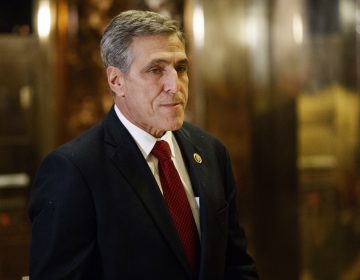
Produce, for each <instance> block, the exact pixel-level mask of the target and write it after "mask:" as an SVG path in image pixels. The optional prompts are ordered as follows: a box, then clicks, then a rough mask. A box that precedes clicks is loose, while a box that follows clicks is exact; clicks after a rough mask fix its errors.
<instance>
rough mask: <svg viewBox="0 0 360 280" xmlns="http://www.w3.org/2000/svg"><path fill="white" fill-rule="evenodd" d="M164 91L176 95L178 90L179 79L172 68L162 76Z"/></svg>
mask: <svg viewBox="0 0 360 280" xmlns="http://www.w3.org/2000/svg"><path fill="white" fill-rule="evenodd" d="M163 83H164V91H165V92H167V93H176V92H177V91H178V90H179V77H178V73H177V71H176V70H175V69H174V68H171V69H168V70H167V71H165V73H164V76H163Z"/></svg>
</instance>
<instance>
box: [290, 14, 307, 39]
mask: <svg viewBox="0 0 360 280" xmlns="http://www.w3.org/2000/svg"><path fill="white" fill-rule="evenodd" d="M293 36H294V41H295V43H296V44H298V45H301V44H302V42H303V37H304V27H303V20H302V17H301V15H300V14H298V13H296V14H295V15H294V17H293Z"/></svg>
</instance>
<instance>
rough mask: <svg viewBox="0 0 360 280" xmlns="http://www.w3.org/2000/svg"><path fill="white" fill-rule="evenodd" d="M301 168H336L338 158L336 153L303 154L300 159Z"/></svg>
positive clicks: (299, 166)
mask: <svg viewBox="0 0 360 280" xmlns="http://www.w3.org/2000/svg"><path fill="white" fill-rule="evenodd" d="M297 165H298V168H299V169H317V170H318V169H334V168H336V167H337V159H336V157H335V156H334V155H316V156H303V157H299V159H298V164H297Z"/></svg>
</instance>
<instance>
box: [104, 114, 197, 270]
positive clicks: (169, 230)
mask: <svg viewBox="0 0 360 280" xmlns="http://www.w3.org/2000/svg"><path fill="white" fill-rule="evenodd" d="M104 127H105V142H106V143H107V144H108V149H107V152H108V155H109V156H110V157H111V159H112V161H113V163H114V164H115V166H116V167H117V169H118V170H119V172H120V173H121V175H122V176H123V177H124V178H126V180H127V182H128V183H129V185H130V186H131V187H132V188H133V189H134V190H135V192H136V194H137V195H138V197H139V199H140V200H141V202H142V203H143V205H144V207H145V208H146V209H147V211H148V213H149V215H150V216H151V217H152V219H153V221H154V224H155V225H156V226H157V228H158V229H159V231H160V232H161V234H162V236H163V238H164V240H165V241H166V242H167V243H168V245H169V246H170V248H171V250H172V251H173V252H174V254H175V255H176V257H177V258H178V260H179V262H180V263H181V265H182V266H183V267H184V269H185V270H186V272H187V273H188V274H189V275H190V274H191V271H190V268H189V266H188V265H187V262H186V258H185V255H184V252H183V249H182V247H181V243H180V240H179V238H178V235H177V232H176V229H175V227H174V225H173V222H172V220H171V217H170V215H169V213H168V210H167V207H166V204H165V201H164V198H163V196H162V193H161V191H160V189H159V186H158V185H157V182H156V180H155V178H154V176H153V174H152V172H151V170H150V168H149V166H148V164H147V162H146V160H145V159H144V157H143V155H142V153H141V151H140V150H139V148H138V146H137V145H136V143H135V141H134V140H133V138H132V136H131V135H130V134H129V132H128V131H127V130H126V128H125V127H124V126H123V124H122V123H121V122H120V120H119V119H118V117H117V116H116V113H115V111H114V109H113V108H112V110H111V111H110V113H109V114H108V116H107V118H106V119H105V121H104Z"/></svg>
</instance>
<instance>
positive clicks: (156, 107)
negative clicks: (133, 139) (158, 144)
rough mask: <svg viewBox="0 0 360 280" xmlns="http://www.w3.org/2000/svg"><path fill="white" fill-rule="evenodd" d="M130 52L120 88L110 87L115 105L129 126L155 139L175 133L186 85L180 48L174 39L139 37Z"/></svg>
mask: <svg viewBox="0 0 360 280" xmlns="http://www.w3.org/2000/svg"><path fill="white" fill-rule="evenodd" d="M130 48H131V50H130V53H131V55H132V64H131V66H130V69H129V71H128V73H122V72H121V71H120V70H119V71H120V72H121V73H120V74H119V76H120V77H121V78H120V79H119V84H120V86H118V87H115V89H114V87H112V89H113V91H115V103H116V105H117V106H118V108H119V109H120V110H121V112H122V113H123V114H124V116H125V117H126V118H127V119H128V120H129V121H130V122H132V123H133V124H135V125H136V126H138V127H140V128H142V129H144V130H145V131H147V132H148V133H150V134H152V135H154V136H155V137H160V136H162V135H163V134H164V132H166V131H168V130H171V131H173V130H177V129H179V128H180V127H181V126H182V124H183V121H184V113H185V112H184V111H185V107H186V104H187V100H188V84H189V79H188V75H187V70H188V60H187V56H186V53H185V49H184V46H183V44H182V43H181V41H180V40H179V38H178V37H177V36H176V35H170V36H167V35H165V36H164V35H157V36H142V37H135V38H134V39H133V42H132V44H131V46H130ZM117 70H118V69H117V68H116V71H117ZM108 75H109V71H108Z"/></svg>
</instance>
